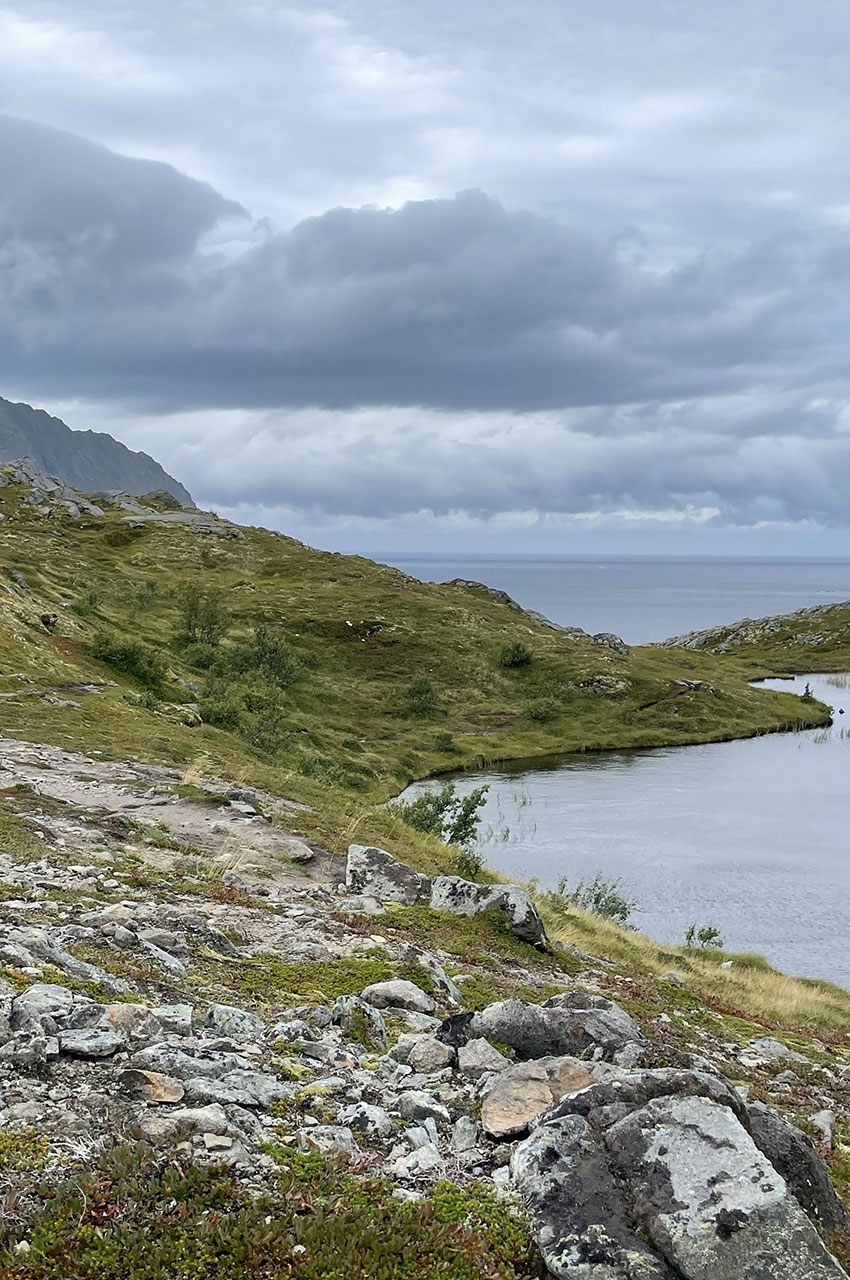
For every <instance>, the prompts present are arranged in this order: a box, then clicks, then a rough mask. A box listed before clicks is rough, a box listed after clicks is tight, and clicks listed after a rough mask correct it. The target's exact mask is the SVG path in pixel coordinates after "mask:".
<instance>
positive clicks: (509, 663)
mask: <svg viewBox="0 0 850 1280" xmlns="http://www.w3.org/2000/svg"><path fill="white" fill-rule="evenodd" d="M533 658H534V654H533V653H532V652H531V650H530V649H529V648H528V645H525V644H523V643H522V641H521V640H515V641H514V643H513V644H506V645H503V646H502V649H501V651H500V653H499V666H500V667H506V668H511V667H527V666H528V665H529V664H530V663H531V661H532V659H533Z"/></svg>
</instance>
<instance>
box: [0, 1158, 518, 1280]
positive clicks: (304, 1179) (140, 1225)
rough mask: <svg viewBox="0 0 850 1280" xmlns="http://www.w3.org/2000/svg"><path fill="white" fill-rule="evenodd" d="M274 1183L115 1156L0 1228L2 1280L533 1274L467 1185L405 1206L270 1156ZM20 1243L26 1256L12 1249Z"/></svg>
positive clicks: (503, 1211)
mask: <svg viewBox="0 0 850 1280" xmlns="http://www.w3.org/2000/svg"><path fill="white" fill-rule="evenodd" d="M269 1154H270V1155H271V1156H272V1158H273V1159H275V1160H276V1161H277V1162H278V1165H279V1172H278V1175H277V1179H276V1182H275V1181H273V1180H272V1181H271V1182H270V1190H269V1192H267V1193H266V1194H264V1195H259V1196H252V1195H250V1194H248V1193H247V1192H246V1191H245V1190H244V1189H243V1188H242V1187H241V1186H240V1185H239V1182H238V1181H237V1179H236V1177H235V1176H234V1174H233V1173H232V1172H230V1171H228V1170H226V1169H224V1168H220V1167H219V1168H201V1167H199V1166H197V1165H193V1164H192V1163H191V1162H189V1161H182V1162H178V1161H176V1160H174V1161H170V1162H169V1161H166V1160H164V1159H162V1158H159V1157H157V1156H156V1155H155V1154H153V1153H152V1152H151V1150H150V1149H149V1148H146V1147H143V1146H142V1145H141V1144H140V1145H139V1146H137V1147H125V1148H118V1149H117V1150H116V1151H114V1152H113V1153H112V1154H111V1155H109V1156H107V1157H105V1158H104V1160H103V1162H102V1165H101V1167H100V1168H99V1169H95V1170H93V1171H91V1172H87V1171H79V1172H76V1173H75V1175H74V1176H73V1177H71V1178H68V1179H67V1180H66V1181H65V1183H64V1184H63V1185H62V1186H61V1187H59V1188H58V1189H56V1190H55V1192H52V1193H50V1194H48V1195H46V1196H45V1198H44V1199H43V1200H41V1202H40V1203H38V1202H37V1201H36V1203H35V1204H34V1206H33V1208H32V1210H31V1211H30V1213H29V1215H28V1217H27V1218H23V1217H22V1216H19V1214H17V1213H16V1215H15V1217H14V1218H12V1217H9V1218H7V1219H6V1221H5V1222H3V1223H2V1224H0V1274H2V1275H3V1276H4V1277H8V1280H47V1278H48V1277H50V1278H51V1280H53V1278H54V1277H57V1276H60V1275H61V1276H62V1277H63V1280H94V1277H97V1280H177V1278H178V1277H180V1278H185V1280H188V1278H189V1277H197V1278H198V1280H200V1278H201V1277H207V1278H208V1280H270V1277H272V1276H275V1277H281V1278H283V1277H288V1276H295V1275H297V1276H299V1277H300V1278H301V1280H353V1277H357V1276H362V1277H366V1276H368V1277H370V1280H395V1278H396V1277H399V1278H400V1277H403V1276H409V1277H411V1280H413V1277H416V1278H417V1280H495V1277H499V1280H519V1278H520V1277H534V1276H542V1275H543V1267H542V1265H541V1263H540V1260H539V1255H538V1254H537V1253H536V1250H535V1249H534V1247H533V1245H532V1242H531V1239H530V1233H529V1230H528V1226H527V1223H526V1221H525V1219H524V1218H522V1217H517V1216H516V1215H515V1214H514V1213H512V1212H511V1210H510V1209H509V1208H508V1207H507V1206H506V1205H505V1204H504V1203H502V1202H501V1201H499V1200H498V1199H497V1198H496V1197H495V1196H494V1195H493V1194H492V1192H490V1191H488V1190H486V1189H485V1188H484V1187H482V1186H480V1185H478V1184H472V1185H470V1186H466V1187H457V1186H453V1185H451V1184H449V1183H438V1184H437V1186H436V1187H434V1188H433V1189H432V1190H431V1191H430V1192H428V1193H427V1194H426V1195H425V1196H424V1198H422V1199H420V1200H418V1201H417V1202H416V1203H414V1204H404V1203H401V1202H400V1201H399V1200H397V1199H395V1197H394V1195H393V1191H394V1185H393V1184H392V1183H390V1182H386V1181H379V1180H377V1179H371V1180H369V1181H360V1180H358V1179H356V1178H354V1177H352V1176H350V1175H347V1174H345V1173H341V1172H339V1171H337V1170H335V1169H334V1168H333V1167H332V1166H330V1165H328V1164H325V1163H324V1162H323V1161H322V1160H321V1159H320V1158H319V1157H317V1156H316V1155H307V1156H305V1155H302V1154H301V1153H299V1152H297V1151H295V1150H290V1149H288V1148H283V1147H276V1146H273V1147H270V1148H269ZM22 1238H23V1239H25V1240H26V1242H27V1244H28V1245H29V1250H28V1251H27V1252H24V1251H22V1250H20V1249H19V1248H17V1247H16V1246H17V1245H18V1243H19V1242H20V1240H21V1239H22Z"/></svg>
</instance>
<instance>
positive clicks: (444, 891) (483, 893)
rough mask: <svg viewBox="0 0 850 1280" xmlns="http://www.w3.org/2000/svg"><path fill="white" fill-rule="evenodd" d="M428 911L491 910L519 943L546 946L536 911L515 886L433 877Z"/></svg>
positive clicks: (468, 913)
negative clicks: (496, 913)
mask: <svg viewBox="0 0 850 1280" xmlns="http://www.w3.org/2000/svg"><path fill="white" fill-rule="evenodd" d="M431 909H432V911H448V912H451V914H452V915H455V916H477V915H480V914H481V913H482V912H483V911H490V910H492V909H495V910H497V911H499V912H500V913H501V914H502V915H503V916H504V919H505V924H506V925H507V927H508V929H509V930H510V931H511V933H513V934H514V936H515V937H517V938H519V939H520V940H521V941H522V942H528V943H530V944H531V945H532V946H535V947H542V946H545V945H546V941H547V939H546V930H545V929H544V927H543V921H542V920H541V919H540V915H539V913H538V911H537V908H536V907H535V905H534V903H533V902H532V900H531V896H530V894H529V893H528V891H527V890H526V889H523V888H521V887H520V886H519V885H516V884H475V883H474V882H473V881H471V880H462V879H461V878H460V877H459V876H436V877H435V879H434V880H433V882H432V884H431Z"/></svg>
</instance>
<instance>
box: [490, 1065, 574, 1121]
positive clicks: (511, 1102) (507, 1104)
mask: <svg viewBox="0 0 850 1280" xmlns="http://www.w3.org/2000/svg"><path fill="white" fill-rule="evenodd" d="M592 1084H595V1077H594V1076H593V1075H591V1073H590V1071H589V1070H588V1064H587V1063H585V1062H579V1061H578V1060H577V1059H576V1058H541V1059H539V1060H538V1061H537V1062H520V1063H517V1064H516V1065H515V1066H512V1067H508V1068H507V1070H506V1071H502V1073H501V1074H500V1075H498V1076H497V1077H496V1079H495V1081H494V1082H493V1084H492V1086H491V1087H490V1088H489V1089H488V1091H487V1093H486V1094H485V1095H484V1100H483V1102H482V1104H481V1125H482V1128H483V1129H484V1132H485V1133H487V1134H489V1136H490V1137H491V1138H515V1137H518V1136H519V1135H520V1134H523V1133H527V1132H528V1129H529V1127H530V1126H531V1125H532V1124H533V1123H534V1121H535V1120H536V1119H537V1118H538V1116H540V1115H541V1114H542V1113H543V1112H544V1111H546V1110H548V1108H549V1107H551V1106H552V1104H553V1103H555V1102H558V1101H559V1099H561V1098H563V1097H564V1095H565V1094H568V1093H575V1092H576V1091H577V1090H579V1089H585V1088H587V1086H588V1085H592Z"/></svg>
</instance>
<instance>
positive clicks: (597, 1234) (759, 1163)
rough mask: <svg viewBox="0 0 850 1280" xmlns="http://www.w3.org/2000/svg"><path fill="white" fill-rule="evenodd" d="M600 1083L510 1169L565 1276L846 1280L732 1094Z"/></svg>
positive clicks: (706, 1077)
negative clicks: (756, 1138) (750, 1130)
mask: <svg viewBox="0 0 850 1280" xmlns="http://www.w3.org/2000/svg"><path fill="white" fill-rule="evenodd" d="M591 1070H592V1071H593V1073H594V1074H595V1073H597V1072H599V1073H600V1074H601V1078H599V1079H598V1080H597V1082H596V1083H594V1084H591V1085H589V1086H588V1087H587V1088H585V1089H581V1090H579V1091H578V1092H573V1093H568V1094H566V1095H565V1096H564V1097H563V1098H562V1099H561V1101H560V1102H559V1103H557V1104H556V1105H555V1106H554V1107H552V1108H551V1109H550V1110H549V1111H548V1112H546V1113H544V1115H543V1116H542V1118H541V1120H542V1122H541V1124H540V1125H539V1127H538V1128H537V1129H535V1130H534V1131H533V1132H532V1134H531V1136H530V1137H529V1138H528V1139H527V1140H526V1141H525V1142H523V1143H521V1144H520V1146H519V1147H518V1148H517V1149H516V1150H515V1151H514V1154H513V1157H512V1161H511V1168H512V1172H513V1176H514V1179H515V1181H516V1182H517V1184H518V1186H519V1189H520V1191H521V1193H522V1195H523V1198H524V1200H525V1202H526V1204H527V1205H528V1208H529V1210H530V1212H531V1215H532V1220H533V1224H534V1229H535V1233H536V1235H537V1238H538V1241H539V1244H540V1248H541V1250H542V1252H543V1256H544V1259H545V1261H546V1264H547V1266H548V1267H549V1269H550V1271H551V1273H552V1274H553V1275H554V1276H557V1277H560V1278H561V1280H673V1277H675V1278H676V1280H803V1277H805V1280H847V1277H846V1275H845V1272H844V1271H843V1270H842V1269H841V1267H840V1266H839V1264H838V1263H837V1262H836V1260H835V1259H834V1258H833V1257H832V1256H831V1255H830V1254H829V1253H828V1251H827V1250H826V1248H825V1247H824V1245H823V1243H822V1241H821V1239H820V1236H819V1235H818V1233H817V1231H816V1230H815V1227H814V1226H813V1225H812V1223H811V1222H810V1221H809V1219H808V1218H807V1216H806V1214H805V1212H804V1211H803V1209H802V1208H801V1206H800V1203H799V1202H798V1199H797V1198H796V1197H795V1195H794V1194H793V1188H791V1187H789V1185H788V1184H787V1183H786V1181H785V1179H784V1178H783V1177H782V1176H781V1174H780V1173H779V1172H778V1170H777V1169H776V1167H775V1166H774V1165H773V1164H772V1163H771V1161H770V1160H769V1159H768V1158H767V1157H766V1155H765V1154H764V1152H763V1151H762V1150H760V1149H759V1146H758V1145H757V1143H756V1142H755V1141H754V1140H753V1137H752V1136H751V1134H750V1133H749V1132H748V1123H749V1122H750V1120H751V1115H750V1113H749V1112H748V1111H747V1109H746V1107H745V1106H744V1104H743V1103H742V1102H741V1100H740V1098H739V1097H738V1095H737V1094H736V1093H735V1091H734V1089H733V1088H732V1086H731V1085H730V1084H729V1082H728V1081H726V1080H724V1079H723V1077H721V1076H719V1075H713V1074H711V1073H709V1072H707V1071H702V1072H701V1071H686V1070H675V1069H657V1070H644V1071H623V1070H622V1069H619V1068H616V1067H610V1066H606V1064H604V1063H595V1064H593V1066H592V1068H591ZM759 1118H760V1117H759ZM773 1140H774V1141H775V1135H773ZM813 1156H814V1159H815V1160H816V1161H817V1160H818V1159H819V1158H818V1157H817V1153H816V1152H813ZM822 1172H823V1176H824V1177H825V1176H826V1174H825V1170H822Z"/></svg>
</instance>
